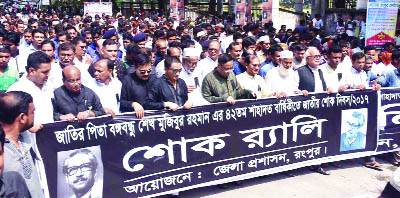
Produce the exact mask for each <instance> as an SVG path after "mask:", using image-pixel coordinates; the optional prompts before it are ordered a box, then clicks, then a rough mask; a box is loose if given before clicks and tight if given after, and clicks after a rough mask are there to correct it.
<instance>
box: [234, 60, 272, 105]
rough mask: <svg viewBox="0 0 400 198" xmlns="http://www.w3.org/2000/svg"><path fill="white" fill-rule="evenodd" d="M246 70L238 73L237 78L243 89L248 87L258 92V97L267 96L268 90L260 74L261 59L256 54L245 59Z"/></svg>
mask: <svg viewBox="0 0 400 198" xmlns="http://www.w3.org/2000/svg"><path fill="white" fill-rule="evenodd" d="M244 64H245V65H246V71H245V72H243V73H241V74H239V75H237V76H236V78H237V80H238V82H239V84H240V87H241V88H242V89H248V90H250V91H252V92H254V93H256V94H257V98H265V97H267V96H269V95H268V93H267V92H266V91H267V90H266V87H265V82H264V79H263V78H262V77H261V76H260V75H258V72H259V71H260V59H259V58H258V57H257V56H256V55H249V56H247V57H246V58H245V59H244Z"/></svg>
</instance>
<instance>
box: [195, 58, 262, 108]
mask: <svg viewBox="0 0 400 198" xmlns="http://www.w3.org/2000/svg"><path fill="white" fill-rule="evenodd" d="M201 92H202V94H203V97H204V99H206V100H207V101H208V102H210V103H216V102H225V101H226V102H227V103H229V104H231V105H233V104H235V100H236V99H251V98H256V96H257V94H256V93H252V92H251V91H250V90H247V89H242V88H241V87H240V85H239V83H238V81H237V79H236V77H235V74H234V73H233V57H232V56H231V55H230V54H221V55H219V57H218V66H217V67H216V68H215V69H214V70H213V71H212V72H210V73H208V74H207V76H206V77H205V78H204V80H203V84H202V87H201Z"/></svg>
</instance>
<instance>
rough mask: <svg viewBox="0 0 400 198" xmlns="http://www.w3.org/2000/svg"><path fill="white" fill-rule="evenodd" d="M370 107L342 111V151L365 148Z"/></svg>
mask: <svg viewBox="0 0 400 198" xmlns="http://www.w3.org/2000/svg"><path fill="white" fill-rule="evenodd" d="M367 121H368V109H367V108H363V109H348V110H343V111H342V124H341V136H340V151H351V150H358V149H365V140H366V134H367Z"/></svg>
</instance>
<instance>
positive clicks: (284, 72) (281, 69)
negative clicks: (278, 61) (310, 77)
mask: <svg viewBox="0 0 400 198" xmlns="http://www.w3.org/2000/svg"><path fill="white" fill-rule="evenodd" d="M290 69H291V68H289V69H286V68H285V67H283V66H282V65H279V75H281V76H282V77H287V76H288V75H289V70H290Z"/></svg>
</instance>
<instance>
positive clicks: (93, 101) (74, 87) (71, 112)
mask: <svg viewBox="0 0 400 198" xmlns="http://www.w3.org/2000/svg"><path fill="white" fill-rule="evenodd" d="M62 75H63V82H64V85H63V86H61V87H59V88H57V89H56V90H55V91H54V98H53V99H52V103H53V108H54V112H53V118H54V120H56V121H58V120H67V121H69V122H72V121H74V120H75V119H77V120H78V121H82V120H85V119H87V118H89V117H96V116H101V115H104V110H103V106H102V104H101V102H100V99H99V97H98V96H97V95H96V93H94V92H93V91H92V90H91V89H89V88H87V87H86V86H84V85H82V83H81V72H80V71H79V69H78V68H77V67H75V66H68V67H66V68H64V70H63V73H62Z"/></svg>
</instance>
